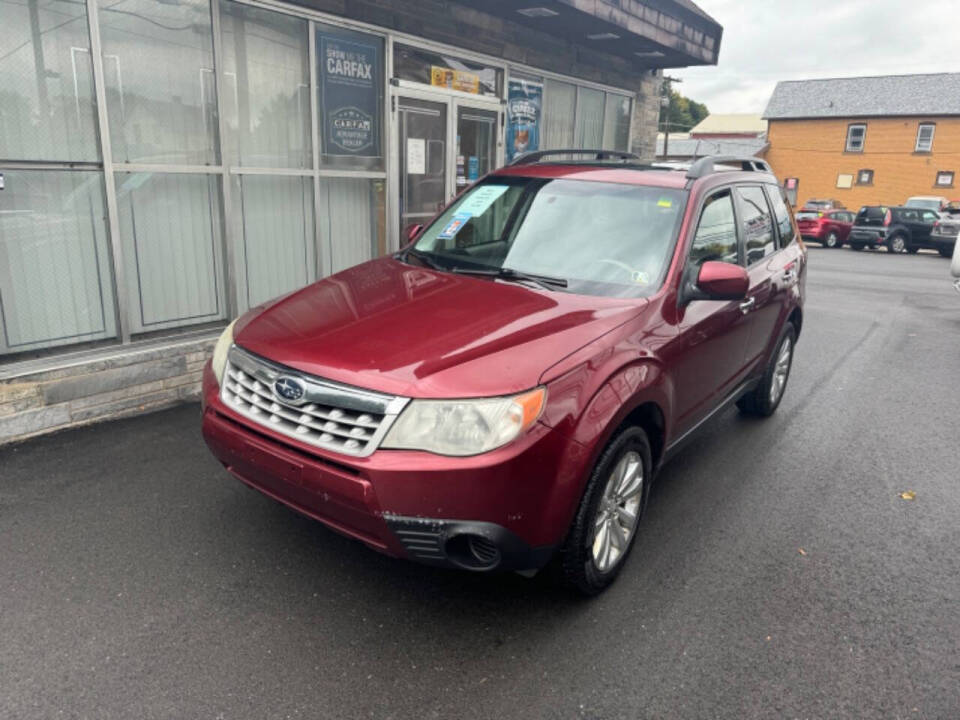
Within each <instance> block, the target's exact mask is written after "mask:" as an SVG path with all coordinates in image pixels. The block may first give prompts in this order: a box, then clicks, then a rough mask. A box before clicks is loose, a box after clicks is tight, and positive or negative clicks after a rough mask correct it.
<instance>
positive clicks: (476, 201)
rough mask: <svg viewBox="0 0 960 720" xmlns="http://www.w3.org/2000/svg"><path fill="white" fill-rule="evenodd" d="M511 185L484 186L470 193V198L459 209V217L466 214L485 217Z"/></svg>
mask: <svg viewBox="0 0 960 720" xmlns="http://www.w3.org/2000/svg"><path fill="white" fill-rule="evenodd" d="M508 187H510V186H509V185H484V186H483V187H478V188H477V189H476V190H474V191H473V192H471V193H470V196H469V197H468V198H467V199H466V200H464V201H463V202H462V203H460V205H459V207H457V215H460V214H463V213H466V214H467V215H469V216H470V217H477V216H478V215H483V214H484V213H485V212H486V211H487V208H489V207H490V206H491V205H493V203H494V202H495V201H496V199H497V198H498V197H500V196H501V195H503V194H504V193H505V192H506V191H507V188H508Z"/></svg>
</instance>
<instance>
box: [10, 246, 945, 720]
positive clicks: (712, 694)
mask: <svg viewBox="0 0 960 720" xmlns="http://www.w3.org/2000/svg"><path fill="white" fill-rule="evenodd" d="M948 266H949V262H948V261H946V260H944V259H942V258H940V257H939V256H937V255H934V254H929V253H926V252H923V253H921V254H919V255H916V256H907V255H903V256H891V255H886V254H884V253H882V252H875V253H869V252H863V253H856V252H853V251H850V250H833V251H831V250H824V249H821V248H819V247H814V248H811V250H810V273H809V280H808V301H807V306H806V320H805V325H804V329H803V334H802V335H801V338H800V342H799V345H798V349H797V355H796V358H795V363H794V369H793V375H792V377H791V379H790V383H789V386H788V388H787V391H786V397H785V399H784V402H783V404H782V405H781V407H780V410H779V411H778V413H777V414H776V415H775V416H774V417H773V418H771V419H770V420H767V421H756V420H748V419H745V418H741V417H740V416H739V415H738V414H737V413H736V411H730V412H727V413H725V414H724V415H723V416H722V417H721V418H719V419H718V420H717V421H715V422H713V424H712V425H711V427H710V428H709V429H708V430H707V431H706V432H705V433H704V434H703V435H701V437H700V439H699V440H698V441H696V442H695V443H693V444H692V445H691V446H689V447H688V449H687V450H686V451H685V454H683V455H682V456H680V457H679V458H678V459H676V460H675V461H673V462H672V463H671V464H670V465H668V466H667V467H666V468H664V471H663V473H662V474H661V476H660V479H659V483H658V485H657V486H656V487H655V488H654V490H653V495H652V498H651V504H650V509H649V514H648V516H647V524H646V527H645V529H644V532H643V534H642V535H641V537H640V538H639V543H640V544H639V545H638V547H637V548H636V549H635V551H634V553H633V554H632V556H631V557H630V558H629V560H628V566H627V567H626V568H625V571H624V573H623V575H622V576H621V578H620V580H619V581H618V582H617V583H616V585H615V586H614V587H613V588H611V589H610V591H608V592H607V593H606V594H604V595H602V596H601V597H598V598H596V599H593V600H582V599H579V598H575V597H572V596H570V595H568V594H566V593H564V592H561V591H559V590H557V589H555V588H554V587H553V586H552V585H551V584H549V583H548V582H545V581H544V580H543V579H534V580H527V579H524V578H521V577H519V576H514V575H507V576H499V577H492V578H491V577H482V576H475V575H468V574H463V573H457V572H452V571H441V570H434V569H430V568H424V567H420V566H417V565H413V564H409V563H406V562H402V561H396V560H391V559H389V558H386V557H382V556H380V555H378V554H376V553H374V552H371V551H369V550H367V549H365V548H364V547H363V546H361V545H360V544H358V543H355V542H353V541H350V540H347V539H345V538H342V537H340V536H338V535H336V534H334V533H333V532H330V531H327V530H326V529H324V528H323V527H321V526H320V525H318V524H316V523H314V522H312V521H310V520H307V519H304V518H301V517H299V516H297V515H295V514H294V513H293V512H291V511H289V510H287V509H285V508H284V507H282V506H280V505H278V504H277V503H275V502H273V501H271V500H268V499H267V498H265V497H262V496H260V495H258V494H257V493H255V492H254V491H252V490H249V489H247V488H246V487H245V486H242V485H241V484H240V483H239V482H238V481H235V480H233V479H231V478H230V477H228V476H227V474H226V473H225V472H224V471H223V470H222V469H221V467H220V466H219V465H218V464H217V463H216V462H215V461H214V460H213V459H212V457H211V456H210V455H209V453H208V452H207V450H206V448H205V446H204V444H203V442H202V440H201V438H200V435H199V428H198V421H199V408H198V407H197V406H188V407H182V408H177V409H174V410H170V411H166V412H162V413H158V414H155V415H150V416H145V417H139V418H134V419H131V420H124V421H119V422H116V423H112V424H105V425H100V426H96V427H91V428H86V429H81V430H76V431H71V432H68V433H64V434H60V435H57V436H54V437H49V438H45V439H40V440H37V441H32V442H28V443H25V444H22V445H19V446H16V447H12V448H6V449H0V549H2V552H0V717H2V718H53V717H65V718H73V717H76V718H138V719H144V718H211V719H214V718H301V717H302V718H366V717H371V718H412V717H416V718H434V717H435V718H451V717H456V718H497V717H520V716H522V717H524V718H541V717H542V718H547V717H551V718H552V717H588V718H641V717H691V718H693V717H729V718H754V717H756V718H760V717H763V718H769V717H790V718H793V717H796V718H836V717H857V718H868V717H869V718H872V717H878V718H880V717H882V718H944V719H951V718H958V717H960V452H958V448H960V435H958V433H960V422H958V418H960V295H958V294H957V293H956V292H955V291H954V290H953V289H952V287H951V286H950V283H949V280H948ZM907 490H912V491H914V492H915V493H916V498H915V499H914V500H912V501H909V500H904V499H901V497H900V496H899V493H901V492H903V491H907Z"/></svg>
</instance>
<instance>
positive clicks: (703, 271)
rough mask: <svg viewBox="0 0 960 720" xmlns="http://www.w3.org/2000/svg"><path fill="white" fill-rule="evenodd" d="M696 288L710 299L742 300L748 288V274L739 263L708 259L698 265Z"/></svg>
mask: <svg viewBox="0 0 960 720" xmlns="http://www.w3.org/2000/svg"><path fill="white" fill-rule="evenodd" d="M697 289H698V290H700V292H702V293H704V294H705V295H706V296H707V298H708V299H710V300H743V299H744V298H745V297H746V296H747V290H749V289H750V276H749V275H747V271H746V270H745V269H744V268H743V267H741V266H740V265H733V264H732V263H725V262H717V261H716V260H708V261H707V262H705V263H703V265H701V266H700V272H699V273H698V274H697Z"/></svg>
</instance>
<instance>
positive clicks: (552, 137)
mask: <svg viewBox="0 0 960 720" xmlns="http://www.w3.org/2000/svg"><path fill="white" fill-rule="evenodd" d="M576 108H577V87H576V85H571V84H570V83H565V82H560V81H559V80H550V79H548V80H547V81H546V82H545V83H544V88H543V141H542V143H541V145H540V149H541V150H554V149H558V148H571V147H574V143H573V129H574V121H575V120H576V117H575V112H576Z"/></svg>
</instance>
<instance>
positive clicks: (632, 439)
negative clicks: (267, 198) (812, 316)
mask: <svg viewBox="0 0 960 720" xmlns="http://www.w3.org/2000/svg"><path fill="white" fill-rule="evenodd" d="M558 152H560V153H563V154H567V155H572V154H577V155H578V156H583V155H584V154H588V157H590V158H591V161H589V162H585V163H576V162H570V161H564V162H562V163H550V162H547V160H548V159H549V158H550V157H552V154H551V153H548V152H539V153H534V154H532V155H529V156H526V157H523V158H521V159H520V160H519V161H516V162H515V163H514V164H513V165H512V166H510V167H507V168H503V169H501V170H498V171H496V172H494V173H493V174H491V175H488V176H486V177H485V178H483V179H482V180H481V181H479V182H478V183H477V184H476V185H474V186H473V187H472V188H470V189H468V190H467V191H465V192H464V193H463V194H462V195H460V196H459V197H458V198H456V199H455V200H454V201H453V202H452V204H451V205H450V206H449V207H448V208H446V209H445V210H444V211H443V212H441V213H440V215H439V216H437V217H436V218H435V219H434V220H433V221H432V222H431V223H430V224H429V225H427V226H426V227H425V228H423V229H419V230H417V231H415V236H416V239H415V240H414V241H413V242H411V243H410V244H409V245H408V246H407V247H406V248H404V249H403V250H402V251H400V252H399V253H397V254H396V255H393V256H391V257H384V258H380V259H377V260H372V261H370V262H367V263H364V264H362V265H359V266H356V267H353V268H350V269H348V270H344V271H343V272H340V273H337V274H336V275H333V276H331V277H328V278H325V279H323V280H321V281H319V282H317V283H314V284H313V285H310V286H308V287H306V288H304V289H302V290H300V291H298V292H295V293H293V294H290V295H287V296H285V297H283V298H280V299H278V300H275V301H273V302H270V303H267V304H265V305H262V306H260V307H257V308H255V309H253V310H251V311H250V312H248V313H247V314H245V315H244V316H242V317H241V318H240V319H239V320H237V321H235V322H234V323H232V324H231V325H230V326H229V327H228V328H227V329H226V331H224V333H223V336H222V337H221V339H220V341H219V342H218V343H217V346H216V349H215V352H214V357H213V360H212V362H211V363H208V364H207V366H206V369H205V370H204V377H203V402H204V410H203V434H204V437H205V438H206V441H207V443H208V445H209V446H210V449H211V450H212V451H213V453H214V454H215V455H216V456H217V458H219V459H220V461H221V462H222V463H223V465H224V466H225V467H226V468H227V469H228V470H229V471H230V472H231V473H233V474H234V475H235V476H236V477H238V478H239V479H240V480H242V481H243V482H245V483H247V484H248V485H251V486H252V487H254V488H256V489H258V490H260V491H262V492H263V493H265V494H267V495H269V496H270V497H272V498H275V499H277V500H279V501H280V502H283V503H286V504H287V505H289V506H291V507H292V508H294V509H296V510H298V511H299V512H301V513H304V514H305V515H308V516H310V517H312V518H316V519H317V520H319V521H321V522H323V523H325V524H327V525H328V526H329V527H331V528H333V529H335V530H337V531H339V532H341V533H344V534H346V535H349V536H351V537H354V538H356V539H358V540H360V541H362V542H364V543H366V544H367V545H368V546H370V547H371V548H374V549H376V550H379V551H382V552H385V553H387V554H390V555H394V556H398V557H405V558H409V559H411V560H416V561H420V562H424V563H429V564H433V565H441V566H453V567H459V568H464V569H468V570H474V571H491V570H520V571H528V570H536V569H538V568H541V567H543V566H544V565H545V564H547V563H548V562H550V561H551V559H554V561H555V562H556V563H557V565H558V567H559V569H560V572H561V575H562V577H563V578H564V579H565V581H566V583H568V584H569V585H571V586H573V587H575V588H579V589H580V590H581V591H583V592H585V593H596V592H599V591H600V590H602V589H603V588H604V587H606V586H607V585H608V584H609V583H610V582H611V581H612V580H613V579H614V578H615V577H616V575H617V573H618V572H619V571H620V569H621V568H622V567H623V561H624V559H625V558H626V557H627V554H628V553H629V552H630V549H631V547H632V546H633V543H634V539H635V537H636V535H637V529H638V527H639V525H640V523H641V520H642V518H643V511H644V508H645V506H646V503H647V498H648V495H649V492H650V484H651V481H652V480H653V477H654V473H655V472H656V470H657V468H659V467H660V466H661V465H662V464H663V462H664V461H665V460H666V459H667V458H668V457H670V456H671V455H673V454H675V453H676V452H677V451H678V449H679V448H680V447H681V446H682V444H683V442H684V441H685V440H687V439H688V438H689V437H691V435H692V434H693V433H694V431H695V430H697V429H698V428H699V427H700V426H702V425H703V424H704V423H706V422H707V421H708V420H709V419H710V418H711V417H713V416H715V415H716V414H717V413H718V411H719V410H720V409H722V408H724V407H726V406H727V405H728V404H730V403H736V404H737V405H738V406H739V407H740V409H741V410H742V411H743V412H746V413H752V414H755V415H760V416H767V415H771V414H772V413H773V412H774V411H775V410H776V409H777V406H778V405H779V404H780V400H781V398H782V397H783V393H784V389H785V387H786V384H787V379H788V377H789V373H790V368H791V363H792V360H793V351H794V344H795V343H796V341H797V337H798V336H799V334H800V330H801V327H802V324H803V315H802V312H803V311H802V305H803V295H804V285H805V269H806V251H805V249H804V247H803V245H802V244H801V243H800V242H797V236H796V231H795V228H794V224H793V222H792V219H791V216H790V211H789V209H788V207H787V205H786V204H785V202H784V197H783V194H782V190H781V189H780V187H779V186H778V184H777V180H776V178H775V177H774V176H773V175H772V174H771V172H770V170H769V167H768V166H767V165H766V164H765V163H764V162H762V161H759V160H756V159H753V158H750V159H732V158H725V159H719V158H718V159H713V158H706V159H701V160H699V161H697V162H695V163H694V164H693V165H692V166H690V167H689V169H685V170H667V169H654V168H651V167H649V166H644V165H641V164H639V161H638V160H637V159H636V158H634V157H633V156H630V155H629V154H626V153H610V152H606V151H558ZM611 156H612V158H613V159H615V160H618V164H610V163H608V162H606V161H607V160H609V159H611ZM634 163H636V164H634Z"/></svg>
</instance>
